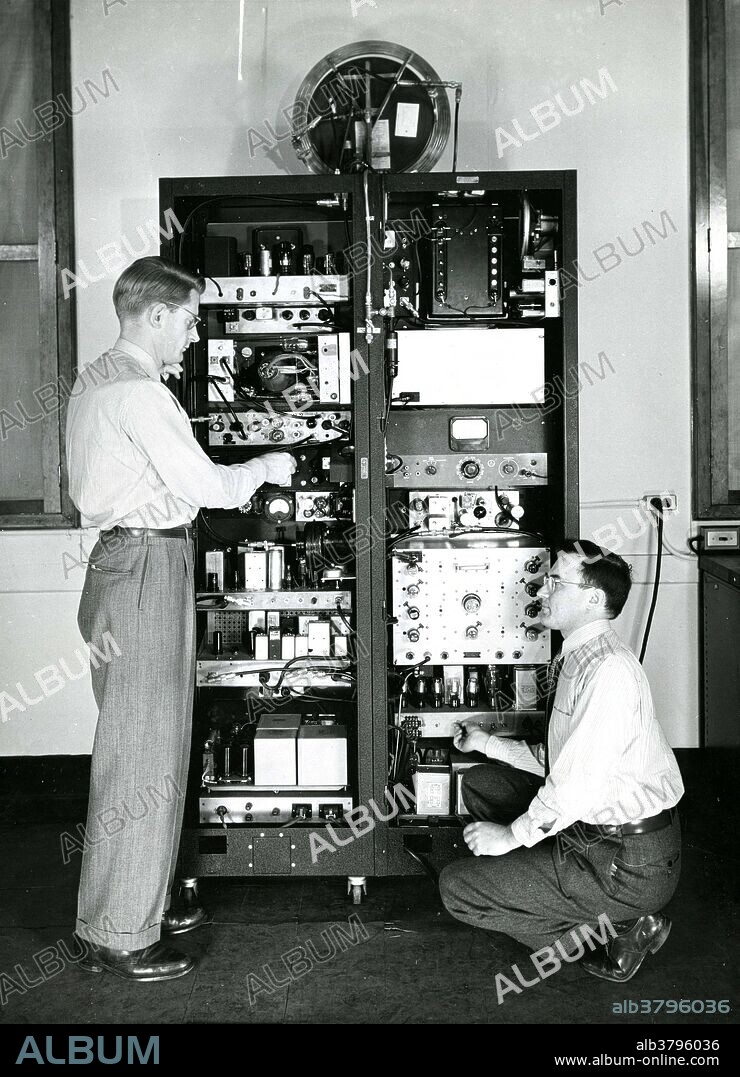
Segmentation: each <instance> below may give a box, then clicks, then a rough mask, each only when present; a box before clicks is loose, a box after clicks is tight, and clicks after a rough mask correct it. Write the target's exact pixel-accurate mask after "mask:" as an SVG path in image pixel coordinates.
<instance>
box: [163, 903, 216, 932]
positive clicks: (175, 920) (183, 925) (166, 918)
mask: <svg viewBox="0 0 740 1077" xmlns="http://www.w3.org/2000/svg"><path fill="white" fill-rule="evenodd" d="M212 923H213V917H212V916H210V915H209V914H208V913H207V912H206V910H205V909H204V908H203V906H202V905H191V906H189V907H187V906H186V907H185V908H184V909H167V911H166V912H165V913H164V915H163V916H162V934H163V935H184V934H185V932H186V931H195V929H196V927H203V925H204V924H212Z"/></svg>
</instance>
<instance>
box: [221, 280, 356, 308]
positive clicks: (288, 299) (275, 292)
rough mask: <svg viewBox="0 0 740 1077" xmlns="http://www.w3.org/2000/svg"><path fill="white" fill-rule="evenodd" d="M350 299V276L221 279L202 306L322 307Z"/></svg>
mask: <svg viewBox="0 0 740 1077" xmlns="http://www.w3.org/2000/svg"><path fill="white" fill-rule="evenodd" d="M219 293H220V294H219ZM348 297H349V277H348V276H346V275H339V274H337V275H335V276H326V277H325V276H323V275H322V274H314V275H312V276H308V277H306V276H299V275H295V276H290V275H286V276H284V277H282V276H281V277H276V276H269V277H261V276H260V277H218V286H217V285H216V282H215V281H214V280H213V279H211V278H210V277H209V278H207V280H206V290H205V291H204V292H203V295H202V296H201V297H200V305H201V306H202V307H240V306H241V307H251V306H266V307H267V306H272V307H288V306H291V307H295V306H300V307H322V306H323V305H324V303H328V304H329V305H331V304H332V303H345V302H346V301H347V299H348Z"/></svg>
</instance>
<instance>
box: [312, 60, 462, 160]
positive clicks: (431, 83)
mask: <svg viewBox="0 0 740 1077" xmlns="http://www.w3.org/2000/svg"><path fill="white" fill-rule="evenodd" d="M368 73H369V76H370V79H369V85H370V107H371V108H372V109H373V110H374V111H373V115H372V119H373V122H375V121H376V119H378V118H379V119H381V120H387V121H388V127H389V145H390V154H389V157H390V161H389V164H388V168H387V169H386V168H384V167H383V168H376V170H377V171H393V172H429V171H430V170H431V169H432V168H433V167H434V165H435V164H436V163H437V161H438V160H439V159H440V157H441V156H442V154H443V152H444V149H445V146H446V145H447V140H448V138H449V135H450V106H449V103H448V101H447V92H446V88H445V84H443V83H442V82H441V80H440V78H439V75H438V74H437V73H436V71H435V70H434V68H432V67H430V65H429V64H428V63H427V62H426V60H424V59H423V58H422V57H421V56H419V54H418V53H416V52H414V51H413V49H407V48H404V46H402V45H395V44H394V43H393V42H391V41H357V42H354V43H353V44H351V45H344V46H343V47H342V48H340V49H336V50H335V51H334V52H331V53H329V55H328V56H325V57H324V58H323V60H319V62H318V63H317V64H315V65H314V67H312V68H311V70H310V71H309V73H308V74H307V75H306V77H305V79H304V80H303V82H302V83H301V85H300V87H299V88H298V93H297V94H296V99H295V104H294V106H293V113H294V115H293V139H292V141H293V145H294V147H295V151H296V155H297V156H298V158H299V159H300V160H301V161H303V163H304V164H305V165H306V167H307V168H308V169H309V170H310V171H311V172H318V173H322V172H323V173H326V172H337V171H339V172H350V171H359V170H360V169H361V168H362V167H364V164H363V163H362V162H361V161H360V160H359V152H360V151H359V149H358V146H357V143H356V141H355V123H360V124H361V125H363V127H364V121H363V113H364V110H365V106H366V93H367V85H368ZM396 80H398V82H397V81H396ZM399 104H401V105H406V106H409V107H408V108H407V109H406V112H405V117H411V122H412V123H413V122H414V120H413V118H414V117H416V122H415V134H414V135H411V136H409V135H397V134H396V133H395V132H396V130H397V127H398V124H397V109H398V105H399ZM417 109H418V111H417ZM378 110H380V115H379V116H378ZM348 137H349V139H350V141H351V143H352V146H353V150H352V151H351V152H350V153H349V154H347V152H346V150H345V142H346V140H347V138H348ZM360 148H361V147H360Z"/></svg>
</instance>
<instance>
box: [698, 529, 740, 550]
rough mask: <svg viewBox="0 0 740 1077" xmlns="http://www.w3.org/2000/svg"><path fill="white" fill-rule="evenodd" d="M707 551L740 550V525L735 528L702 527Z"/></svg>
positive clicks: (704, 545)
mask: <svg viewBox="0 0 740 1077" xmlns="http://www.w3.org/2000/svg"><path fill="white" fill-rule="evenodd" d="M701 534H702V538H703V539H704V541H703V543H702V545H703V547H704V549H705V550H740V524H739V525H737V526H733V527H727V526H718V527H702V528H701Z"/></svg>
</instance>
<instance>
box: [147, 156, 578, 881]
mask: <svg viewBox="0 0 740 1077" xmlns="http://www.w3.org/2000/svg"><path fill="white" fill-rule="evenodd" d="M160 198H161V209H162V213H163V214H165V213H166V212H167V211H170V213H172V212H174V214H175V217H176V219H177V220H178V222H183V223H182V227H181V231H180V233H179V234H177V235H175V236H173V237H172V239H171V240H170V241H169V242H166V243H165V244H163V250H162V253H163V255H164V256H165V257H169V258H172V259H173V260H178V261H180V262H181V263H182V264H184V265H186V266H187V267H188V268H190V269H192V270H194V271H197V272H199V273H201V274H202V275H203V276H204V277H205V278H206V289H205V291H204V293H203V295H202V297H201V311H200V314H201V319H202V322H203V326H202V329H201V331H200V340H199V341H198V343H197V344H196V345H195V346H194V347H193V348H192V349H191V352H190V354H189V356H188V362H187V365H186V377H185V378H184V379H183V387H182V388H181V389H180V390H179V391H180V393H181V397H182V401H183V404H184V406H185V407H186V409H187V410H188V413H189V414H190V416H191V420H192V423H193V429H194V431H195V434H196V436H197V438H198V439H199V441H200V444H201V445H202V447H203V449H204V450H205V452H206V453H207V454H208V455H209V456H210V458H211V459H212V460H213V461H214V462H215V463H219V464H233V463H240V462H243V461H248V460H250V459H251V458H254V457H259V456H260V455H262V454H264V453H266V452H273V451H288V452H291V453H292V454H293V455H294V457H295V459H296V462H297V470H296V472H295V474H294V475H293V477H292V479H291V481H290V483H289V485H287V486H285V487H277V486H271V485H268V484H266V485H263V486H261V487H260V488H259V489H258V490H257V491H256V493H255V495H254V496H253V497H252V499H251V501H250V502H249V503H248V504H246V505H242V506H240V507H239V508H238V509H234V510H209V509H204V510H202V511H201V513H200V515H199V517H198V521H197V524H196V531H197V547H196V556H197V581H198V582H197V611H198V626H199V651H198V657H197V673H196V703H195V714H194V740H193V745H194V747H193V762H192V768H191V771H192V776H191V784H190V793H189V797H188V806H187V812H186V822H185V828H184V831H183V841H182V849H181V867H182V873H183V874H184V875H186V876H189V877H197V876H201V875H207V874H218V875H276V874H278V875H279V874H283V875H289V874H299V875H300V874H314V875H329V874H331V875H345V876H347V878H348V879H349V889H350V891H351V893H352V895H353V899H354V900H355V901H359V900H361V897H362V892H363V888H364V880H365V879H366V878H367V876H369V875H383V874H398V873H408V872H416V871H420V870H422V869H421V867H420V866H419V865H420V864H424V863H429V862H430V861H434V862H435V864H436V866H437V867H439V866H440V865H441V863H443V862H444V861H445V859H450V858H452V857H453V856H457V855H460V852H459V846H460V828H461V826H462V825H464V823H465V821H466V816H467V809H466V806H465V803H464V799H463V797H462V794H461V782H462V777H463V774H464V772H465V770H466V769H467V768H468V767H469V766H471V765H475V764H476V763H479V762H482V761H483V760H482V757H478V756H476V755H474V754H473V755H470V754H468V755H464V754H463V753H461V752H459V751H457V750H456V749H455V748H454V746H453V743H452V738H453V736H454V734H455V732H456V730H457V729H458V728H459V724H460V722H461V721H472V722H477V723H478V724H479V725H481V726H482V727H483V728H484V729H486V730H490V731H491V732H493V733H495V734H497V735H500V736H516V737H524V738H530V739H532V740H537V739H538V738H541V736H542V729H543V719H544V709H543V700H544V694H543V688H542V685H543V674H544V671H545V670H546V667H547V663H548V662H549V660H550V657H551V654H552V653H553V650H552V649H553V640H551V638H550V633H549V631H548V630H547V629H546V628H545V627H544V626H543V625H542V624H541V623H540V620H539V609H540V606H539V601H538V597H537V595H538V590H539V586H540V583H541V578H542V575H543V573H544V572H546V571H547V568H548V565H549V559H550V551H551V548H552V544H553V542H554V541H555V540H556V539H557V538H559V537H560V536H562V535H563V534H566V533H572V532H575V531H577V509H576V506H577V419H576V394H575V393H570V392H567V391H561V390H562V389H564V388H565V389H567V387H568V385H569V384H571V383H572V379H573V378H574V376H577V366H576V325H577V321H576V309H575V302H576V300H575V294H574V292H573V291H570V292H565V291H564V289H563V287H562V281H561V268H562V267H563V265H564V264H566V263H567V264H570V261H571V260H572V258H574V257H575V252H576V247H575V242H576V237H575V175H574V173H562V172H561V173H555V172H553V173H482V174H477V175H474V176H459V175H445V174H427V175H413V174H408V175H406V174H404V175H389V174H387V175H380V174H377V175H373V174H371V175H368V176H361V175H345V176H338V175H335V176H311V177H292V178H289V177H275V178H266V177H260V178H254V177H251V178H246V179H236V178H234V179H212V180H209V179H198V180H163V181H161V187H160Z"/></svg>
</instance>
